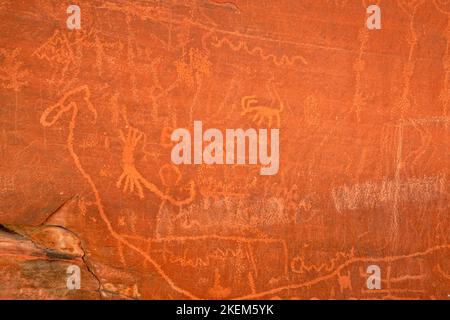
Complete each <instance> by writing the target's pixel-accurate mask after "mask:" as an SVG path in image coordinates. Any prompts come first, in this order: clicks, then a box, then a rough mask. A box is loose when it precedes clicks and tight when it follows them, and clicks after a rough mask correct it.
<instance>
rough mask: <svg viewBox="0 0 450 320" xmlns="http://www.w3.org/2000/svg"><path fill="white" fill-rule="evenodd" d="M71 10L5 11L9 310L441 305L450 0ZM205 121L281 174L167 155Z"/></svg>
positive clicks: (447, 254)
mask: <svg viewBox="0 0 450 320" xmlns="http://www.w3.org/2000/svg"><path fill="white" fill-rule="evenodd" d="M370 4H377V5H378V6H379V7H380V8H381V10H382V23H381V29H379V30H378V29H374V30H369V29H368V28H367V27H366V19H367V12H366V10H367V7H368V6H369V5H370ZM68 5H69V4H68V3H66V2H62V1H56V0H55V1H52V0H29V1H13V0H4V1H0V30H1V37H0V155H1V156H0V159H1V162H0V224H1V228H0V271H1V272H0V280H1V281H0V298H3V299H6V298H10V299H20V298H22V299H23V298H25V299H195V298H202V299H232V298H245V299H272V298H273V299H277V298H281V299H315V298H319V299H447V298H448V295H449V294H450V232H449V231H450V195H449V190H450V189H449V184H450V183H449V174H450V158H449V156H450V153H449V152H450V135H449V133H450V132H449V127H450V123H449V122H450V115H449V103H450V94H449V90H450V5H449V2H448V1H444V0H433V1H432V0H427V1H424V0H379V1H373V3H369V2H368V1H364V0H362V1H360V0H352V1H350V0H281V1H269V0H264V1H260V0H250V1H240V0H236V1H231V0H230V1H209V0H205V1H203V0H187V1H179V0H173V1H131V0H123V1H113V0H102V1H100V0H98V1H97V0H80V1H77V5H78V6H79V8H80V10H81V16H80V17H81V23H80V24H79V28H78V27H73V28H68V27H67V26H68V24H67V19H68V17H69V14H68V13H67V6H68ZM73 19H75V18H73ZM70 25H72V26H75V25H76V19H75V20H73V21H72V22H71V24H70ZM195 121H201V122H202V125H203V127H204V128H205V130H206V128H216V129H217V130H218V131H220V132H223V133H225V132H226V130H227V129H238V128H241V129H243V130H247V129H254V130H256V132H258V130H260V129H266V130H268V131H269V130H272V129H279V170H278V171H277V172H275V174H273V175H268V176H264V175H260V170H261V169H262V168H263V164H261V163H259V162H258V163H256V164H255V163H251V162H250V161H243V163H242V164H240V163H238V162H233V163H228V164H227V163H225V162H224V164H220V165H219V164H212V165H209V164H206V163H205V162H203V163H201V164H195V163H193V162H192V164H179V165H177V164H174V163H173V162H172V160H171V151H172V148H173V147H174V145H175V142H174V141H172V139H171V134H172V132H174V131H175V130H176V129H179V128H184V129H186V130H187V131H189V132H193V131H194V129H195V128H194V125H193V124H194V122H195ZM268 136H270V134H269V135H268ZM210 142H211V141H210ZM266 142H267V141H266ZM192 144H195V141H193V142H192ZM207 145H208V143H207V142H204V147H206V146H207ZM255 145H256V144H255ZM267 145H269V146H270V143H268V144H267ZM247 147H248V145H247ZM259 147H261V144H259ZM245 150H247V149H245ZM247 160H248V159H247ZM370 266H376V267H378V268H379V271H380V282H379V285H377V284H376V282H374V283H375V285H374V286H372V287H371V286H368V281H369V280H370V279H369V276H370V273H368V271H367V270H375V271H376V270H378V269H377V268H375V269H373V267H370ZM369 267H370V268H369ZM371 268H372V269H371ZM74 270H79V276H80V279H78V280H80V281H79V283H78V282H77V281H78V280H77V279H75V278H70V277H77V276H78V271H77V272H75V271H74ZM68 277H69V278H70V279H75V280H74V281H75V282H73V283H72V284H74V285H69V286H68V285H67V283H68V282H67V281H69V280H70V279H69V280H68ZM368 279H369V280H368ZM70 281H72V280H70ZM78 284H79V286H78ZM78 287H79V288H78ZM374 288H375V289H374Z"/></svg>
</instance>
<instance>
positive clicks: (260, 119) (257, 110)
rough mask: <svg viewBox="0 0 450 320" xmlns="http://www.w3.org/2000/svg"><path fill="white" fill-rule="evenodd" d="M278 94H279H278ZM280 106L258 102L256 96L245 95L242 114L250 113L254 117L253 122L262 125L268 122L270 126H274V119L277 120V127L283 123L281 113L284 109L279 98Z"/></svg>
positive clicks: (242, 100)
mask: <svg viewBox="0 0 450 320" xmlns="http://www.w3.org/2000/svg"><path fill="white" fill-rule="evenodd" d="M277 95H278V94H277ZM278 101H279V104H280V105H279V106H278V107H275V108H273V107H269V106H265V105H262V104H259V103H258V99H257V98H256V96H245V97H243V98H242V99H241V106H242V112H241V116H245V115H249V116H253V117H252V122H254V123H256V125H258V126H261V125H263V124H264V122H267V125H268V127H269V128H271V127H272V124H273V120H275V121H276V127H277V128H279V127H280V124H281V116H280V114H281V113H282V112H283V110H284V104H283V102H282V101H281V100H280V99H279V97H278Z"/></svg>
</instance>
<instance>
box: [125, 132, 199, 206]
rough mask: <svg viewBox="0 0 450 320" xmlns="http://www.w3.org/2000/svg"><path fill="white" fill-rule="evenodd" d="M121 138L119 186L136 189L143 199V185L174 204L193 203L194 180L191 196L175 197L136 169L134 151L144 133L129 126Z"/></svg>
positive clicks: (129, 190)
mask: <svg viewBox="0 0 450 320" xmlns="http://www.w3.org/2000/svg"><path fill="white" fill-rule="evenodd" d="M120 138H121V140H122V143H123V151H122V165H123V172H122V174H121V175H120V177H119V179H118V180H117V183H116V185H117V187H118V188H122V190H123V191H124V192H129V193H133V192H134V191H135V190H136V192H137V194H138V196H139V197H140V198H141V199H143V198H144V191H143V186H144V187H145V188H147V189H148V190H149V191H150V192H151V193H153V194H155V195H156V196H157V197H158V198H160V199H162V200H167V201H169V202H170V203H172V204H173V205H178V206H180V205H186V204H189V203H191V202H192V201H193V200H194V198H195V193H196V192H195V185H194V182H192V181H191V182H190V183H189V196H188V197H186V198H185V199H181V200H179V199H175V198H174V197H172V196H170V195H168V194H165V193H163V192H162V191H161V190H160V189H158V188H157V187H156V185H155V184H153V183H151V182H150V181H148V180H147V179H146V178H144V177H143V176H142V175H141V174H140V172H139V171H138V170H137V169H136V166H135V159H134V152H135V150H136V148H137V146H138V144H139V143H140V142H141V143H142V140H143V139H144V134H143V133H142V132H139V131H138V130H137V129H134V128H129V129H128V132H127V134H126V136H125V135H124V133H123V132H120Z"/></svg>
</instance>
